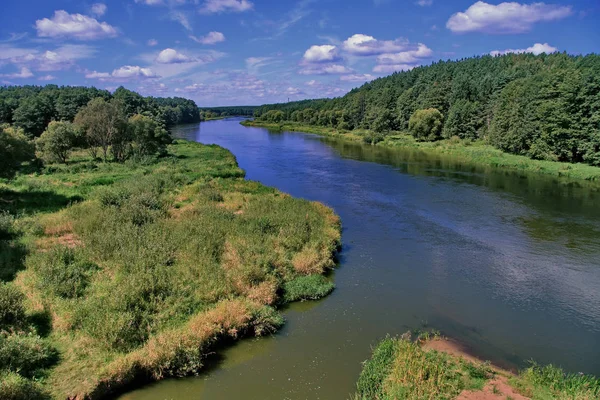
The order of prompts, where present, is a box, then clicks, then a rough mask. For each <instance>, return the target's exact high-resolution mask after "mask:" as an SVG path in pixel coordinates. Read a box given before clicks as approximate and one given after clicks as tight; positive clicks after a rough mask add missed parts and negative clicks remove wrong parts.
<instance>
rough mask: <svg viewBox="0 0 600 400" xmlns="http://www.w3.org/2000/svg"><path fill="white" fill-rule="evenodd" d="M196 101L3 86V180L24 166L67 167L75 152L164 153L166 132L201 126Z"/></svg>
mask: <svg viewBox="0 0 600 400" xmlns="http://www.w3.org/2000/svg"><path fill="white" fill-rule="evenodd" d="M199 120H200V114H199V112H198V107H197V106H196V104H195V103H194V102H193V101H192V100H187V99H183V98H154V97H142V96H140V95H139V94H138V93H135V92H132V91H129V90H127V89H125V88H122V87H121V88H119V89H117V90H116V91H115V92H114V93H113V94H111V93H110V92H108V91H104V90H98V89H96V88H86V87H57V86H55V85H49V86H45V87H39V86H23V87H16V86H11V87H0V176H2V177H11V176H12V175H13V174H14V173H15V172H16V170H17V169H18V168H19V166H20V165H21V164H22V163H23V162H30V163H43V162H50V163H53V162H62V163H66V162H67V161H68V159H69V156H70V154H71V153H72V151H73V150H74V149H86V150H87V151H88V152H89V153H90V155H91V156H92V158H94V159H97V158H101V159H102V160H103V161H105V162H106V161H110V160H113V161H118V162H122V161H124V160H126V159H129V158H135V159H142V158H144V157H147V156H154V155H161V154H164V153H165V152H166V145H167V144H168V143H170V142H171V137H170V135H169V132H168V128H169V127H171V126H173V125H175V124H178V123H190V122H198V121H199Z"/></svg>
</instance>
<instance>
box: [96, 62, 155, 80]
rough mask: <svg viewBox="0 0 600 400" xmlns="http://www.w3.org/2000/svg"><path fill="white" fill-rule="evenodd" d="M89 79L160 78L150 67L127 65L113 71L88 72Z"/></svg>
mask: <svg viewBox="0 0 600 400" xmlns="http://www.w3.org/2000/svg"><path fill="white" fill-rule="evenodd" d="M85 77H86V78H88V79H99V80H101V81H129V80H143V79H154V78H160V77H159V76H158V75H156V74H155V73H154V72H153V71H152V70H151V69H150V68H142V67H139V66H134V65H125V66H123V67H121V68H118V69H115V70H113V72H111V73H108V72H96V71H92V72H88V73H86V74H85Z"/></svg>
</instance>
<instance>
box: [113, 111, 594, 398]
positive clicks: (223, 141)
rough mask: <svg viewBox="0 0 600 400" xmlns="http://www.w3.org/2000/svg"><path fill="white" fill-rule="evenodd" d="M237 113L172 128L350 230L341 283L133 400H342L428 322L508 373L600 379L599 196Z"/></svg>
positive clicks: (337, 281)
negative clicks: (377, 361) (378, 354)
mask: <svg viewBox="0 0 600 400" xmlns="http://www.w3.org/2000/svg"><path fill="white" fill-rule="evenodd" d="M239 121H240V120H239V119H235V118H234V119H227V120H219V121H211V122H206V123H202V124H201V125H188V126H184V127H181V128H179V129H178V130H177V134H178V135H179V136H181V137H185V138H188V139H190V140H197V141H199V142H202V143H207V144H208V143H216V144H218V145H221V146H223V147H225V148H227V149H229V150H231V151H232V152H233V153H234V154H235V155H236V157H237V159H238V162H239V164H240V167H242V168H243V169H244V170H246V173H247V176H246V177H247V178H248V179H252V180H257V181H260V182H261V183H263V184H265V185H269V186H274V187H276V188H278V189H280V190H282V191H284V192H287V193H289V194H291V195H292V196H296V197H302V198H305V199H309V200H317V201H321V202H323V203H325V204H327V205H328V206H330V207H332V208H333V209H335V211H336V213H337V214H338V215H339V216H340V217H341V219H342V224H343V233H342V241H343V250H342V252H341V255H340V263H339V266H338V268H337V269H336V271H335V272H334V273H333V279H334V281H335V284H336V290H335V291H334V292H333V293H332V294H331V295H330V296H329V297H327V298H325V299H323V300H321V301H318V302H306V303H298V304H293V305H291V306H290V307H289V308H287V309H286V310H284V311H283V312H284V316H285V319H286V325H285V327H284V328H283V329H282V330H281V331H280V332H278V333H277V334H275V335H273V336H271V337H266V338H261V339H246V340H242V341H240V342H239V343H237V344H235V345H233V346H230V347H227V348H225V349H222V350H219V352H218V355H216V356H215V357H213V358H212V359H211V360H210V367H209V368H207V370H206V371H205V372H204V373H202V374H201V375H200V376H198V377H191V378H185V379H172V380H166V381H162V382H158V383H154V384H150V385H148V386H145V387H143V388H141V389H138V390H136V391H133V392H130V393H127V394H126V395H123V396H122V397H121V399H123V400H134V399H135V400H138V399H150V400H164V399H211V400H212V399H217V400H220V399H236V398H245V399H332V400H335V399H347V398H348V397H349V396H350V394H351V393H353V391H354V387H355V383H356V380H357V377H358V375H359V373H360V370H361V362H362V361H364V360H365V359H367V358H368V357H369V355H370V351H371V348H372V346H374V345H375V344H376V343H377V342H378V341H379V340H380V339H381V338H383V337H385V336H386V335H387V334H389V335H400V334H402V333H403V332H406V331H408V330H415V329H424V328H433V329H437V330H439V331H441V332H442V333H443V334H444V335H446V336H450V337H454V338H457V339H459V340H460V341H461V342H463V343H464V344H465V345H466V346H468V347H469V348H471V350H472V351H474V352H475V353H476V354H479V355H480V356H481V357H483V358H484V359H489V360H491V361H493V362H495V363H498V364H500V365H502V366H506V367H513V368H514V367H522V366H524V365H526V360H529V359H535V360H536V361H538V362H540V363H554V364H556V365H560V366H562V367H564V368H565V369H567V370H569V371H573V372H577V371H581V372H585V373H593V374H597V375H600V192H599V191H597V190H593V189H592V188H590V187H586V186H580V185H577V184H571V185H565V184H561V183H559V182H557V181H556V180H555V179H553V178H551V177H546V176H540V175H533V174H532V175H524V174H517V173H512V172H507V171H499V170H493V169H489V168H487V169H485V168H478V167H473V166H470V165H465V164H461V163H456V162H453V161H452V159H449V158H447V157H442V156H433V155H431V154H429V155H428V154H425V153H422V152H419V151H415V150H402V149H398V150H396V149H385V148H380V147H377V146H369V145H362V144H358V143H351V142H347V141H342V140H336V139H331V138H323V137H319V136H316V135H309V134H303V133H289V132H284V133H276V132H269V131H267V130H266V129H262V128H246V127H243V126H241V125H239Z"/></svg>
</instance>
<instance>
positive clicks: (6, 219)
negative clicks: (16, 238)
mask: <svg viewBox="0 0 600 400" xmlns="http://www.w3.org/2000/svg"><path fill="white" fill-rule="evenodd" d="M14 220H15V218H14V217H13V216H12V215H10V214H9V213H7V212H0V240H10V239H12V237H13V233H14V231H13V222H14Z"/></svg>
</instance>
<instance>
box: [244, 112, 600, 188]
mask: <svg viewBox="0 0 600 400" xmlns="http://www.w3.org/2000/svg"><path fill="white" fill-rule="evenodd" d="M241 124H242V125H244V126H256V127H263V128H267V129H278V130H285V131H291V132H306V133H313V134H317V135H323V136H330V137H335V138H341V139H345V140H350V141H356V142H365V139H364V138H365V137H368V136H369V135H372V134H371V133H370V132H368V131H356V132H354V131H353V132H345V131H340V130H337V129H333V128H326V127H320V126H311V125H302V124H296V123H289V122H286V123H283V124H273V123H264V122H257V121H251V120H246V121H242V122H241ZM376 145H377V146H383V147H389V148H395V147H402V148H411V149H417V150H421V151H425V152H431V153H436V154H441V155H446V156H448V157H451V158H452V159H453V160H456V161H459V162H465V163H470V164H473V165H478V166H482V167H489V168H500V169H509V170H513V171H517V172H524V173H538V174H543V175H548V176H553V177H556V178H558V179H559V180H560V181H561V182H563V183H570V182H573V181H579V182H583V181H585V182H591V183H593V184H597V183H600V168H599V167H593V166H591V165H587V164H571V163H562V162H553V161H540V160H532V159H530V158H528V157H525V156H518V155H514V154H508V153H504V152H502V151H500V150H498V149H496V148H494V147H492V146H490V145H488V144H485V143H483V142H482V141H468V140H460V139H456V140H455V139H445V140H439V141H436V142H417V141H416V140H415V139H414V138H413V137H412V136H411V135H409V134H403V133H395V134H392V135H389V136H386V137H385V138H384V139H383V140H382V141H380V142H378V143H377V144H376Z"/></svg>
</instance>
